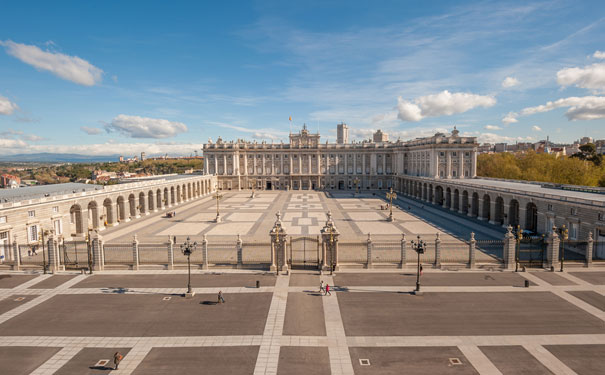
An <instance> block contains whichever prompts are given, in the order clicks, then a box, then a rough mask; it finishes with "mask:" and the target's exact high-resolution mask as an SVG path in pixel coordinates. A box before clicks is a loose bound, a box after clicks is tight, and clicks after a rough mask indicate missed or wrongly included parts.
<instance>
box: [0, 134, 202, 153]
mask: <svg viewBox="0 0 605 375" xmlns="http://www.w3.org/2000/svg"><path fill="white" fill-rule="evenodd" d="M200 148H201V145H200V144H199V143H159V142H157V143H118V142H113V141H108V142H104V143H94V144H77V145H65V144H63V145H57V144H53V145H40V144H27V143H26V142H24V141H22V140H20V139H2V138H0V154H1V155H11V154H33V153H39V152H49V153H65V154H81V155H94V156H99V155H124V156H127V155H129V156H130V155H139V154H140V153H141V152H142V151H144V152H145V153H146V154H147V156H154V155H156V156H157V155H164V154H168V155H172V156H189V155H191V154H193V153H194V151H195V150H198V152H199V150H200Z"/></svg>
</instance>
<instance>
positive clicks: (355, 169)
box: [353, 154, 357, 188]
mask: <svg viewBox="0 0 605 375" xmlns="http://www.w3.org/2000/svg"><path fill="white" fill-rule="evenodd" d="M353 174H354V175H356V174H357V154H353ZM355 188H357V187H355Z"/></svg>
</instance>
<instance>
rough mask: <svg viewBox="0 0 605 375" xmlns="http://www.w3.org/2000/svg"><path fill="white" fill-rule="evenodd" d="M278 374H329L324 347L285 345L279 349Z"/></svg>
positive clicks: (328, 358) (326, 353)
mask: <svg viewBox="0 0 605 375" xmlns="http://www.w3.org/2000/svg"><path fill="white" fill-rule="evenodd" d="M277 373H278V374H279V375H290V374H292V375H307V374H313V375H330V374H331V371H330V357H329V355H328V348H326V347H323V348H322V347H310V346H285V347H282V348H281V349H280V351H279V363H278V366H277Z"/></svg>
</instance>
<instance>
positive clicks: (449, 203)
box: [445, 187, 452, 208]
mask: <svg viewBox="0 0 605 375" xmlns="http://www.w3.org/2000/svg"><path fill="white" fill-rule="evenodd" d="M451 207H452V189H450V188H449V187H448V188H447V189H445V208H451Z"/></svg>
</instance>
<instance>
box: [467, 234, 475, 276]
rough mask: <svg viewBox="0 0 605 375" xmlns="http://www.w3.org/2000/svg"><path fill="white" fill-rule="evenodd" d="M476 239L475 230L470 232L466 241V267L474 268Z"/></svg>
mask: <svg viewBox="0 0 605 375" xmlns="http://www.w3.org/2000/svg"><path fill="white" fill-rule="evenodd" d="M476 244H477V241H476V240H475V232H471V239H470V241H469V242H468V268H471V269H473V268H475V246H476Z"/></svg>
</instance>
